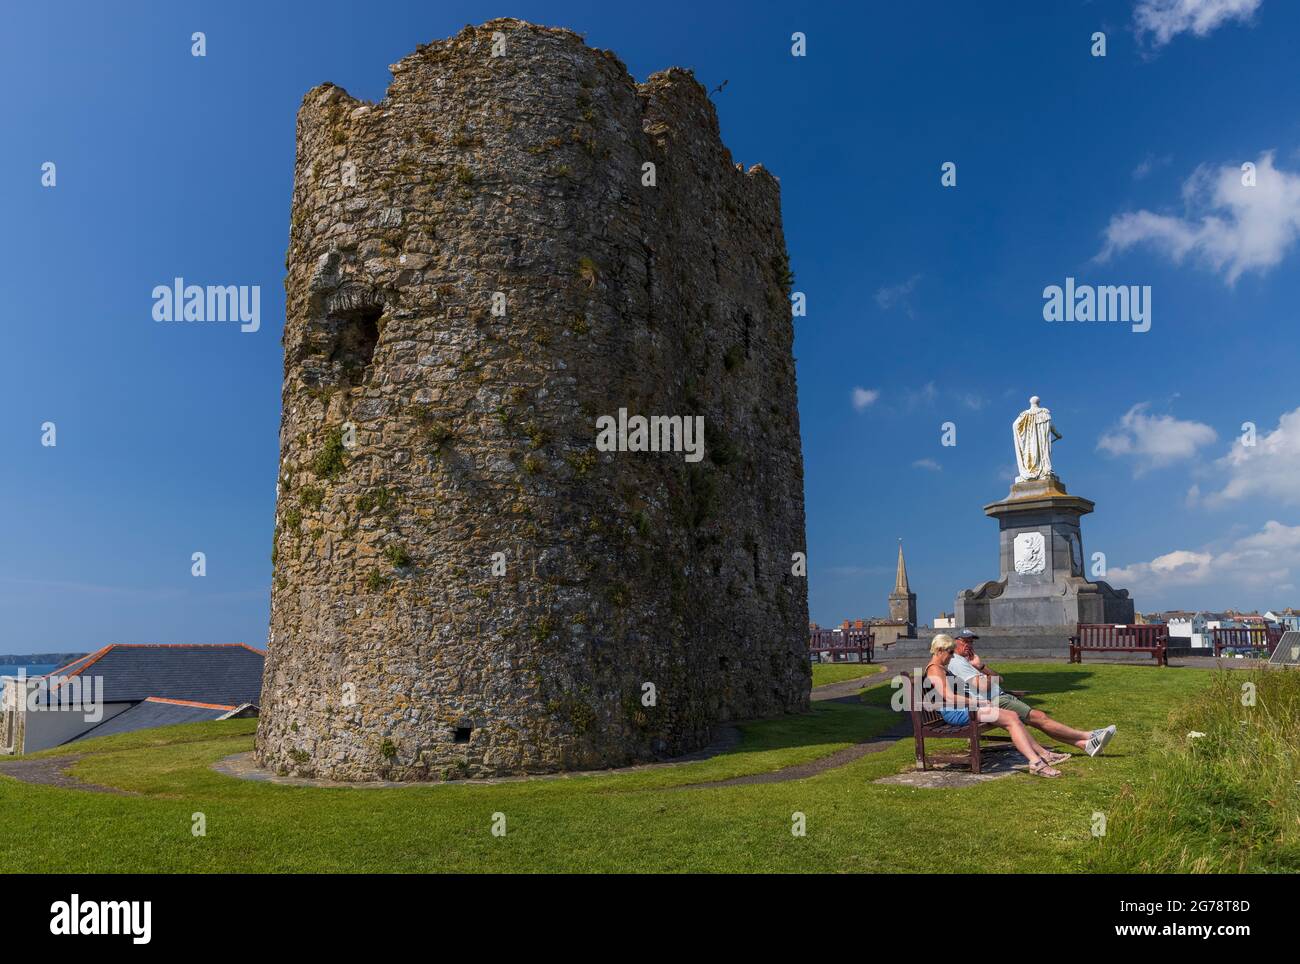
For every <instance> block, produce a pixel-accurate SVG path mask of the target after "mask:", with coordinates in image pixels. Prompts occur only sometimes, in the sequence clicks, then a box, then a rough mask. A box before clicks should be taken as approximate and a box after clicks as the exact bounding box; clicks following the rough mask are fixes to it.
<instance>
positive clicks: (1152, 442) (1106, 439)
mask: <svg viewBox="0 0 1300 964" xmlns="http://www.w3.org/2000/svg"><path fill="white" fill-rule="evenodd" d="M1147 405H1148V403H1147V402H1139V403H1138V404H1137V405H1134V406H1133V407H1132V408H1130V409H1129V410H1128V411H1127V412H1125V413H1124V417H1123V418H1121V419H1120V420H1119V422H1118V423H1117V424H1116V425H1115V426H1114V427H1113V428H1111V429H1110V430H1109V431H1107V432H1106V433H1105V434H1103V435H1102V436H1101V438H1099V439H1098V440H1097V448H1098V449H1099V450H1100V451H1103V452H1108V453H1110V454H1111V455H1114V456H1124V457H1128V458H1132V459H1133V474H1134V475H1135V476H1137V475H1143V474H1144V473H1146V472H1149V471H1150V470H1152V469H1158V468H1161V467H1163V466H1166V465H1172V464H1173V463H1174V462H1179V461H1182V460H1183V459H1189V458H1191V457H1192V456H1194V455H1195V454H1196V450H1197V449H1198V448H1200V447H1201V446H1202V445H1209V444H1210V443H1211V442H1213V441H1214V440H1215V439H1216V438H1218V435H1217V433H1216V432H1215V431H1214V429H1212V428H1210V426H1208V425H1206V424H1204V423H1202V422H1192V421H1186V420H1183V419H1178V418H1174V417H1173V416H1172V415H1148V414H1147V412H1146V409H1147Z"/></svg>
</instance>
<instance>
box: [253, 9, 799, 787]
mask: <svg viewBox="0 0 1300 964" xmlns="http://www.w3.org/2000/svg"><path fill="white" fill-rule="evenodd" d="M494 34H497V35H499V40H498V43H499V42H500V40H504V45H505V46H504V53H503V55H502V56H495V57H494V56H492V46H493V42H494V41H493V35H494ZM392 71H393V76H394V80H393V83H392V85H391V86H390V88H389V91H388V95H387V97H386V98H385V99H384V100H383V101H382V102H380V103H378V104H366V103H362V102H360V101H357V100H355V99H353V98H351V97H350V96H348V94H347V93H346V92H344V91H343V90H341V89H339V88H337V87H334V86H332V85H328V84H327V85H324V86H322V87H318V88H316V89H314V90H312V91H310V92H309V93H308V94H307V96H306V97H305V99H304V102H303V105H302V108H301V110H300V112H299V117H298V146H297V161H296V169H295V185H294V196H293V213H292V229H291V237H290V248H289V254H288V260H287V268H288V276H287V279H286V291H287V304H288V315H287V319H286V326H285V333H284V352H285V379H284V393H283V406H284V411H283V421H282V427H281V436H280V449H281V464H280V480H279V490H278V491H279V496H278V504H277V512H276V533H275V549H274V555H275V574H274V587H273V592H272V608H271V641H270V646H269V653H268V658H267V661H266V671H265V681H264V686H263V691H262V699H263V703H262V717H261V721H260V724H259V729H258V733H257V744H256V745H257V756H258V759H259V760H260V762H261V763H262V764H263V765H266V766H270V767H273V768H276V769H278V770H281V771H286V772H292V773H299V774H313V775H318V776H325V777H332V778H336V779H345V780H358V779H372V778H376V777H388V778H394V779H447V778H456V777H462V776H481V775H490V774H501V773H512V772H542V771H549V770H557V769H572V768H583V767H601V766H613V765H621V764H626V763H629V762H633V761H637V760H644V759H650V758H654V757H657V756H663V755H670V754H677V753H682V752H688V751H691V750H694V749H697V748H699V747H701V746H703V745H705V744H706V743H707V741H708V740H709V739H710V732H711V730H712V729H713V728H714V727H715V725H716V724H717V723H719V722H722V721H726V720H732V719H740V718H752V717H761V716H769V715H774V714H780V713H786V712H791V711H798V710H803V709H806V708H807V705H808V691H809V668H808V661H807V656H806V646H807V643H806V633H807V595H806V581H805V580H804V579H803V578H799V577H795V576H793V575H791V554H792V553H794V552H801V551H803V550H804V511H803V478H802V461H801V455H800V440H799V426H798V412H797V407H796V391H795V373H794V360H793V357H792V354H791V343H792V338H793V331H792V325H791V318H790V308H789V301H788V287H789V273H788V262H787V259H786V252H785V242H784V237H783V234H782V230H781V218H780V206H779V189H778V185H777V182H776V181H775V179H774V178H772V177H771V175H769V174H768V173H767V172H766V171H764V170H762V169H761V168H759V167H755V168H752V169H751V170H749V171H747V172H746V171H742V170H741V169H739V167H738V166H737V165H735V164H733V162H732V160H731V157H730V154H729V153H728V151H727V150H726V148H725V147H723V145H722V143H721V140H720V137H719V131H718V122H717V117H716V114H715V112H714V109H713V105H712V103H711V102H710V101H709V99H708V97H707V96H706V94H705V91H704V90H703V88H702V87H701V86H700V85H699V84H698V83H697V82H696V81H695V80H694V78H693V76H692V75H691V74H690V73H689V72H686V71H682V70H677V69H673V70H668V71H666V72H663V73H660V74H656V75H654V76H652V77H651V78H650V79H649V80H648V81H646V82H645V83H644V84H640V85H638V84H636V83H634V82H633V81H632V79H631V78H630V76H629V75H628V73H627V71H626V69H625V68H624V66H623V65H622V63H620V62H619V60H618V59H617V58H616V57H614V56H613V55H612V54H610V53H608V52H603V51H597V50H593V49H590V48H588V47H586V46H585V45H584V44H583V43H582V42H581V40H580V38H578V37H577V36H576V35H574V34H572V33H570V32H568V31H564V30H555V29H546V28H539V27H534V26H532V25H528V24H525V23H522V22H520V21H515V20H499V21H492V22H490V23H488V24H485V25H483V26H481V27H476V28H475V27H467V28H466V29H465V30H464V31H462V32H461V33H460V34H459V35H458V36H456V37H454V38H452V39H450V40H447V41H445V42H441V43H436V44H432V45H429V46H427V47H422V48H420V49H419V50H417V52H416V53H414V54H412V55H411V56H409V57H406V58H405V59H403V60H402V61H401V62H400V63H398V64H396V65H395V66H394V67H393V68H392ZM647 161H649V162H652V163H653V164H654V165H655V174H656V185H655V186H653V187H649V186H644V185H643V183H642V179H643V171H644V169H643V164H644V163H645V162H647ZM497 293H500V295H497ZM502 295H503V296H504V305H505V314H504V316H502V315H500V314H496V313H494V311H493V309H494V296H496V297H497V298H498V299H499V298H500V296H502ZM496 307H497V308H498V309H499V307H500V301H499V300H498V301H497V302H496ZM620 408H622V409H626V410H627V411H628V414H629V415H635V414H641V415H646V416H650V415H682V416H689V415H695V414H698V415H702V416H703V417H704V423H705V429H706V446H705V456H704V458H703V460H702V461H699V462H697V463H690V462H687V461H686V459H685V458H684V457H683V453H672V452H602V451H598V450H597V447H596V444H595V442H596V434H597V433H596V424H597V419H598V418H599V417H601V416H605V415H608V416H617V414H618V411H619V409H620ZM497 553H503V554H504V556H499V555H494V554H497ZM502 561H504V575H502V574H500V571H501V570H500V565H499V564H500V563H501V562H502ZM494 562H495V563H497V566H496V568H494ZM646 683H651V684H653V687H654V703H653V705H645V704H646V700H644V699H643V695H644V694H646V693H647V692H648V691H647V689H646V687H645V684H646Z"/></svg>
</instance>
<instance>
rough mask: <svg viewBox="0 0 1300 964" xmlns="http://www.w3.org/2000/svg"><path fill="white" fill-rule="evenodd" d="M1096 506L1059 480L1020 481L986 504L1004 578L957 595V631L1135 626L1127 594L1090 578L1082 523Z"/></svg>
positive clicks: (1131, 604) (985, 509)
mask: <svg viewBox="0 0 1300 964" xmlns="http://www.w3.org/2000/svg"><path fill="white" fill-rule="evenodd" d="M1092 509H1093V503H1092V502H1091V501H1090V500H1088V499H1084V498H1081V497H1079V496H1077V495H1070V494H1069V493H1068V492H1066V490H1065V486H1064V485H1063V484H1061V480H1060V479H1058V478H1056V477H1055V476H1049V477H1048V478H1046V479H1035V480H1033V481H1029V482H1016V483H1015V484H1014V485H1012V486H1011V494H1010V495H1009V496H1008V497H1007V498H1005V499H1003V500H1002V501H1001V502H993V503H990V504H989V505H986V506H985V507H984V513H985V514H986V515H988V516H989V517H990V518H994V519H997V520H998V528H999V540H1000V554H999V558H1000V563H1001V565H1000V570H1001V571H1000V574H999V577H998V579H996V580H993V581H990V582H986V583H984V584H983V585H981V586H979V587H977V588H976V589H967V590H964V591H962V592H960V593H958V594H957V607H956V610H955V615H956V622H957V625H958V626H965V627H972V626H1061V625H1068V624H1073V623H1131V622H1133V600H1131V599H1130V598H1129V595H1128V590H1125V589H1121V590H1115V589H1112V588H1111V587H1110V585H1109V584H1107V583H1104V582H1089V581H1088V580H1087V579H1085V578H1084V575H1083V572H1084V568H1083V566H1084V556H1083V536H1082V532H1081V530H1080V526H1079V520H1080V519H1081V518H1082V517H1083V516H1085V515H1087V514H1088V513H1089V512H1091V511H1092Z"/></svg>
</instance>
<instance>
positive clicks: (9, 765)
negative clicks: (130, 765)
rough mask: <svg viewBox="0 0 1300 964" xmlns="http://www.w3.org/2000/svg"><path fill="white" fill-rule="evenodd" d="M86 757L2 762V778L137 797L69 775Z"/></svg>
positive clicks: (73, 756)
mask: <svg viewBox="0 0 1300 964" xmlns="http://www.w3.org/2000/svg"><path fill="white" fill-rule="evenodd" d="M85 755H86V754H84V753H74V754H71V755H69V756H51V757H42V758H41V759H39V760H0V776H6V777H13V778H14V779H15V780H21V781H22V782H23V783H34V784H36V785H38V786H43V787H58V788H59V789H61V790H85V791H87V792H88V793H116V794H120V795H122V796H136V794H133V793H131V792H130V791H127V790H119V789H118V788H117V787H105V786H101V785H100V784H98V783H87V782H86V781H85V780H81V779H78V778H77V777H74V776H73V775H72V774H71V773H69V772H68V771H69V770H70V769H71V768H72V767H73V766H74V765H75V764H76V763H77V761H78V760H80V759H81V758H82V757H84V756H85Z"/></svg>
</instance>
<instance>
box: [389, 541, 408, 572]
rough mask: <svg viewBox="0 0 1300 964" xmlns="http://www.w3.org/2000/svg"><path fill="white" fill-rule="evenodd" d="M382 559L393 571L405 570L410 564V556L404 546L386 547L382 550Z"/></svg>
mask: <svg viewBox="0 0 1300 964" xmlns="http://www.w3.org/2000/svg"><path fill="white" fill-rule="evenodd" d="M384 558H385V559H387V560H388V562H389V564H390V565H391V566H392V567H393V568H394V569H405V568H406V567H407V566H409V565H410V564H411V554H410V553H409V552H407V551H406V548H405V547H404V546H388V547H387V548H386V549H384Z"/></svg>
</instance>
